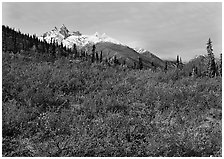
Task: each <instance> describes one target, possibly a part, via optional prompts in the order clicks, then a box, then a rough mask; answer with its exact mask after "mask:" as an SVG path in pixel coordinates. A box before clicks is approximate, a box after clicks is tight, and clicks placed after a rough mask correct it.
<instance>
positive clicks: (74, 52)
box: [73, 44, 77, 58]
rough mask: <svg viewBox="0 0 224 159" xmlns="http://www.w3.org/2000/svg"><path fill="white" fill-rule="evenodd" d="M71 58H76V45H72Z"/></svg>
mask: <svg viewBox="0 0 224 159" xmlns="http://www.w3.org/2000/svg"><path fill="white" fill-rule="evenodd" d="M73 56H74V57H75V58H76V57H77V48H76V44H74V45H73Z"/></svg>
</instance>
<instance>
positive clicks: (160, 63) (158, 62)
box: [134, 48, 165, 67]
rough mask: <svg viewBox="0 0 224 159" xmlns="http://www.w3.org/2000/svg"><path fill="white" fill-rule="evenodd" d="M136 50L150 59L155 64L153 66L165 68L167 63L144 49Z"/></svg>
mask: <svg viewBox="0 0 224 159" xmlns="http://www.w3.org/2000/svg"><path fill="white" fill-rule="evenodd" d="M134 50H135V51H136V52H138V53H139V54H141V55H142V56H144V57H146V58H149V59H150V61H151V62H153V64H155V65H158V66H163V67H165V62H164V61H163V60H161V59H160V58H159V57H157V56H156V55H155V54H153V53H151V52H150V51H148V50H145V49H143V48H134Z"/></svg>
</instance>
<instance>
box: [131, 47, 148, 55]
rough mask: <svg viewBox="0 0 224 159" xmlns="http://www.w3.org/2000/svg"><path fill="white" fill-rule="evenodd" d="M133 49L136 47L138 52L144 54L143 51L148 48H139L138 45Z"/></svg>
mask: <svg viewBox="0 0 224 159" xmlns="http://www.w3.org/2000/svg"><path fill="white" fill-rule="evenodd" d="M133 49H134V50H135V51H136V52H138V53H140V54H142V53H144V52H146V51H148V50H145V49H143V48H138V47H136V48H133Z"/></svg>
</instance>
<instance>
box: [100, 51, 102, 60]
mask: <svg viewBox="0 0 224 159" xmlns="http://www.w3.org/2000/svg"><path fill="white" fill-rule="evenodd" d="M102 61H103V52H102V51H101V52H100V62H102Z"/></svg>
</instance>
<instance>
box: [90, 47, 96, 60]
mask: <svg viewBox="0 0 224 159" xmlns="http://www.w3.org/2000/svg"><path fill="white" fill-rule="evenodd" d="M95 51H96V46H95V45H93V48H92V57H91V61H92V63H93V62H95Z"/></svg>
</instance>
